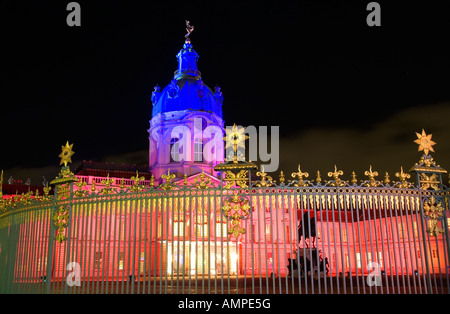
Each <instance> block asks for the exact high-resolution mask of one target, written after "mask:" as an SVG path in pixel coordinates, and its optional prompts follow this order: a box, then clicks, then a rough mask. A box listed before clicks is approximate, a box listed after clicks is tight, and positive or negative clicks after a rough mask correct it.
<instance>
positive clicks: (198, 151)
mask: <svg viewBox="0 0 450 314" xmlns="http://www.w3.org/2000/svg"><path fill="white" fill-rule="evenodd" d="M194 161H200V162H202V161H203V140H202V139H201V138H196V139H195V141H194Z"/></svg>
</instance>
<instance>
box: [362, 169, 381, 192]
mask: <svg viewBox="0 0 450 314" xmlns="http://www.w3.org/2000/svg"><path fill="white" fill-rule="evenodd" d="M364 175H366V176H368V177H369V182H368V183H366V186H372V187H376V186H378V182H377V181H375V179H374V178H375V177H377V176H378V172H377V171H372V165H370V170H369V171H366V172H364Z"/></svg>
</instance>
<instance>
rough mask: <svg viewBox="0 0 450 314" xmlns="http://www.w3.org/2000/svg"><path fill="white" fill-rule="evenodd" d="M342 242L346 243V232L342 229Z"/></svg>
mask: <svg viewBox="0 0 450 314" xmlns="http://www.w3.org/2000/svg"><path fill="white" fill-rule="evenodd" d="M342 241H343V242H347V230H346V229H342Z"/></svg>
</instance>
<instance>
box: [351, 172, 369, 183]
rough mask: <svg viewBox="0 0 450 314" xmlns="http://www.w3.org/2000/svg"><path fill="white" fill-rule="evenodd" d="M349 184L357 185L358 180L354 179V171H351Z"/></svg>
mask: <svg viewBox="0 0 450 314" xmlns="http://www.w3.org/2000/svg"><path fill="white" fill-rule="evenodd" d="M366 172H367V171H366ZM350 182H351V183H353V184H356V183H358V179H356V173H355V172H354V171H352V178H351V180H350Z"/></svg>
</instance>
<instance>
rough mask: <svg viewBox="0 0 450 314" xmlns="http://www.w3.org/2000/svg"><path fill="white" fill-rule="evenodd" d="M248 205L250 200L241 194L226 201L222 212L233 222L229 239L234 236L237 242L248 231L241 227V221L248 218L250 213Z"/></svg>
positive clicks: (229, 229)
mask: <svg viewBox="0 0 450 314" xmlns="http://www.w3.org/2000/svg"><path fill="white" fill-rule="evenodd" d="M248 203H249V202H248V200H247V199H245V198H243V197H241V196H240V195H239V194H235V195H233V196H231V197H229V198H228V199H226V200H225V202H224V206H223V207H222V212H223V213H224V215H225V217H226V218H227V219H228V220H230V221H231V227H230V228H228V235H229V239H230V238H231V235H233V236H234V237H235V238H236V241H237V240H238V238H239V236H240V235H241V234H245V233H246V230H245V229H244V228H242V227H241V221H242V219H246V218H248V215H249V213H250V205H249V204H248Z"/></svg>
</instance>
